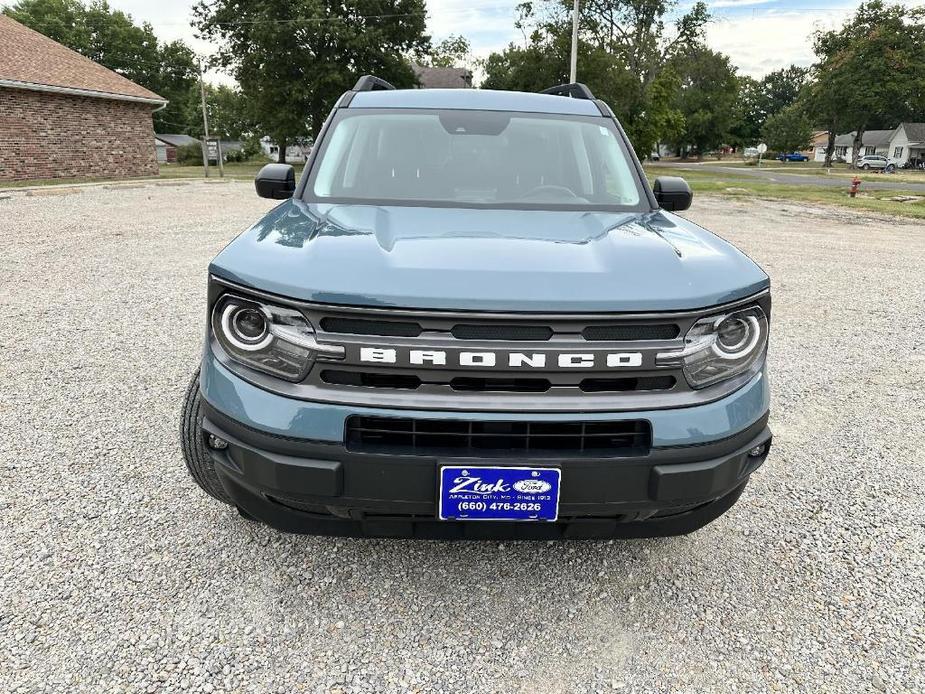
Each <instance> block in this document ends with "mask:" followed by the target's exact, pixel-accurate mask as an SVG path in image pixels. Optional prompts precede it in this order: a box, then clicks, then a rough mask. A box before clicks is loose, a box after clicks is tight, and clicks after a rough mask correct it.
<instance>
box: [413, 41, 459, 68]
mask: <svg viewBox="0 0 925 694" xmlns="http://www.w3.org/2000/svg"><path fill="white" fill-rule="evenodd" d="M471 52H472V46H471V45H470V44H469V40H468V39H467V38H466V37H465V36H456V35H450V36H449V37H447V38H445V39H443V41H441V42H440V43H438V44H437V45H436V46H434V47H433V49H432V50H431V51H430V53H429V54H427V53H425V54H422V56H421V58H420V59H419V62H420V63H421V64H422V65H429V66H430V67H459V66H460V65H465V64H466V63H467V62H469V59H470V53H471Z"/></svg>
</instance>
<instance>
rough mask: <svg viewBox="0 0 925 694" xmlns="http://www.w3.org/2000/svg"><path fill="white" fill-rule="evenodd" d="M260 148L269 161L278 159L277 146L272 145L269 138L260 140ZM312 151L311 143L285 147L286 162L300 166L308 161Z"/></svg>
mask: <svg viewBox="0 0 925 694" xmlns="http://www.w3.org/2000/svg"><path fill="white" fill-rule="evenodd" d="M260 148H261V149H262V150H263V153H264V154H266V155H267V158H268V159H269V160H270V161H277V160H278V157H279V146H278V145H276V144H274V143H273V141H272V140H270V138H269V137H261V138H260ZM311 151H312V145H311V142H306V143H304V144H294V145H289V146H287V147H286V162H287V163H289V164H301V163H303V162H305V160H306V159H308V155H309V154H310V153H311Z"/></svg>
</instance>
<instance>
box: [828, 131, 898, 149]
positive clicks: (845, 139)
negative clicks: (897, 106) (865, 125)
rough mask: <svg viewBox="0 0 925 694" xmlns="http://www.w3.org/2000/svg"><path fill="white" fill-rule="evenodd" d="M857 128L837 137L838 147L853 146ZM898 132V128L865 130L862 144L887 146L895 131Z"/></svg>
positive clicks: (836, 144) (836, 143)
mask: <svg viewBox="0 0 925 694" xmlns="http://www.w3.org/2000/svg"><path fill="white" fill-rule="evenodd" d="M855 132H857V131H855V130H852V131H851V132H850V133H845V134H844V135H839V136H838V137H836V138H835V146H836V147H851V146H852V145H853V144H854V134H855ZM895 132H896V129H895V128H894V129H892V130H865V131H864V135H863V136H862V137H861V144H862V145H863V146H864V147H886V146H887V145H889V144H890V140H892V139H893V133H895Z"/></svg>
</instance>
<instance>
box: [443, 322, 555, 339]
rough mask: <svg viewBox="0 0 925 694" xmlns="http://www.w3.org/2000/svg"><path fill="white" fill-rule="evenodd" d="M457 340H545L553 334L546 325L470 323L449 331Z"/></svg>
mask: <svg viewBox="0 0 925 694" xmlns="http://www.w3.org/2000/svg"><path fill="white" fill-rule="evenodd" d="M450 332H451V333H452V335H453V337H455V338H456V339H457V340H510V341H512V342H518V341H526V342H529V341H534V340H535V341H545V340H548V339H549V338H551V337H552V336H553V331H552V328H550V327H549V326H547V325H470V324H465V323H463V324H460V325H456V326H454V327H453V329H452V330H451V331H450Z"/></svg>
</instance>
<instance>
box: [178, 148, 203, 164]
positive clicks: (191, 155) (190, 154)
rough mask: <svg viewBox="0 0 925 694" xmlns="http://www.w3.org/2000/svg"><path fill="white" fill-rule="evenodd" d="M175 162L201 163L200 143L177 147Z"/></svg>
mask: <svg viewBox="0 0 925 694" xmlns="http://www.w3.org/2000/svg"><path fill="white" fill-rule="evenodd" d="M177 163H178V164H187V165H190V164H192V165H195V164H199V165H202V145H199V144H195V143H193V144H188V145H183V146H182V147H177Z"/></svg>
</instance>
